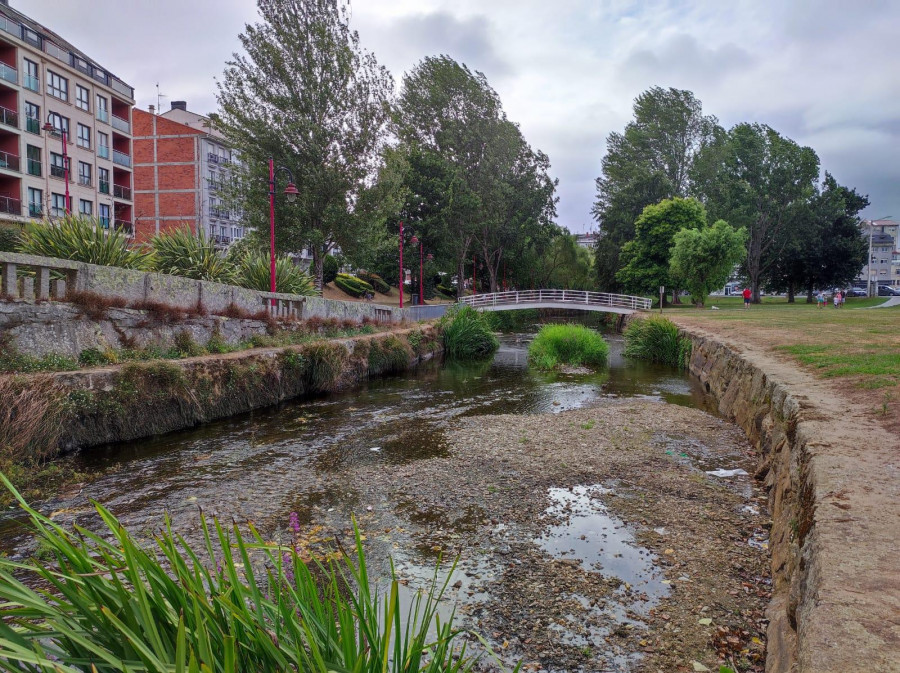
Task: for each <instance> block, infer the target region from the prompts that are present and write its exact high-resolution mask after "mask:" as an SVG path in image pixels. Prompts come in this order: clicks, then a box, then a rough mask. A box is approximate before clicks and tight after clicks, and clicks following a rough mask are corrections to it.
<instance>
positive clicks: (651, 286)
mask: <svg viewBox="0 0 900 673" xmlns="http://www.w3.org/2000/svg"><path fill="white" fill-rule="evenodd" d="M705 226H706V211H705V210H704V208H703V204H701V203H700V202H699V201H697V200H696V199H682V198H678V197H676V198H674V199H665V200H663V201H660V202H659V203H657V204H655V205H650V206H647V207H646V208H644V211H643V213H641V216H640V217H639V218H638V219H637V221H636V222H635V223H634V230H635V236H634V239H633V240H631V241H628V243H626V244H625V245H624V247H623V248H622V256H621V259H622V262H623V263H624V266H623V267H622V269H621V270H620V271H619V272H618V273H617V274H616V278H617V279H618V280H619V282H620V283H622V286H623V287H624V288H625V290H626V291H627V292H632V293H635V294H653V293H656V292H658V291H659V286H660V285H665V286H666V287H667V288H669V289H675V288H674V287H673V286H674V285H675V283H674V282H673V279H672V277H671V275H670V273H669V257H670V255H671V252H670V251H671V248H672V240H673V239H674V237H675V234H677V233H678V232H679V231H681V230H682V229H700V228H702V227H705Z"/></svg>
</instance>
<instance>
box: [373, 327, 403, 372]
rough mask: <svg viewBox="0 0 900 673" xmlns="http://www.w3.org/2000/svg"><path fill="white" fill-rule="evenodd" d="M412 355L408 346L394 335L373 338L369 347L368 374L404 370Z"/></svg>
mask: <svg viewBox="0 0 900 673" xmlns="http://www.w3.org/2000/svg"><path fill="white" fill-rule="evenodd" d="M412 357H413V352H412V349H411V348H410V346H409V345H408V344H406V343H404V342H403V340H402V339H400V338H399V337H396V336H388V337H385V338H384V339H375V340H373V341H371V342H370V347H369V375H370V376H375V375H377V374H388V373H390V374H393V373H396V372H402V371H405V370H406V368H407V367H409V361H410V359H411V358H412Z"/></svg>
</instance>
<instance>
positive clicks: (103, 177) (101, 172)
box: [97, 168, 109, 208]
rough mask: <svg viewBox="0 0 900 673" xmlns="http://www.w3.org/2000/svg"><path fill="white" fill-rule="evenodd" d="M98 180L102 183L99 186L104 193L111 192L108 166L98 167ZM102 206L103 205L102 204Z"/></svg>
mask: <svg viewBox="0 0 900 673" xmlns="http://www.w3.org/2000/svg"><path fill="white" fill-rule="evenodd" d="M97 181H98V182H99V183H100V184H99V185H98V186H99V187H100V192H101V193H102V194H109V169H108V168H98V169H97ZM101 208H102V206H101Z"/></svg>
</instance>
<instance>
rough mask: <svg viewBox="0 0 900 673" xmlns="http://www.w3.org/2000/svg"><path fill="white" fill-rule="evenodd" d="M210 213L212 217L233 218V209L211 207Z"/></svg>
mask: <svg viewBox="0 0 900 673" xmlns="http://www.w3.org/2000/svg"><path fill="white" fill-rule="evenodd" d="M209 215H210V217H217V218H219V219H220V220H230V219H231V211H228V210H223V209H220V208H210V209H209Z"/></svg>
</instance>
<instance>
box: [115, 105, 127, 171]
mask: <svg viewBox="0 0 900 673" xmlns="http://www.w3.org/2000/svg"><path fill="white" fill-rule="evenodd" d="M113 119H115V117H113ZM113 163H114V164H119V165H120V166H126V167H128V168H131V157H130V156H128V155H127V154H125V152H120V151H119V150H113Z"/></svg>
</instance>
